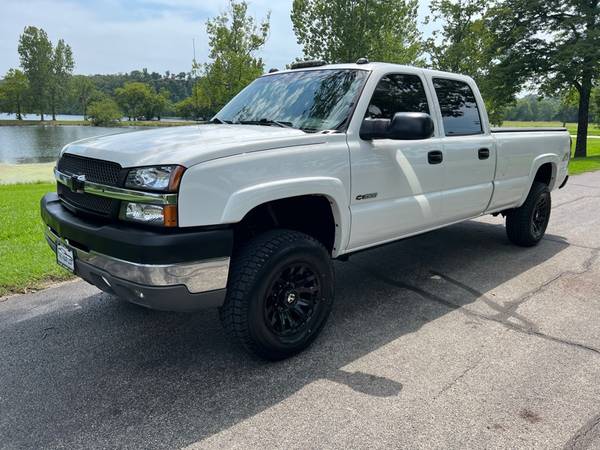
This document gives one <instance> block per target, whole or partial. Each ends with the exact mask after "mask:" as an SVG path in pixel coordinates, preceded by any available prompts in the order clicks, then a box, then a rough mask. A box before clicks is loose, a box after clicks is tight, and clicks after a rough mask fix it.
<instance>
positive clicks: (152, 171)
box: [125, 166, 185, 192]
mask: <svg viewBox="0 0 600 450" xmlns="http://www.w3.org/2000/svg"><path fill="white" fill-rule="evenodd" d="M184 170H185V168H184V167H182V166H157V167H139V168H137V169H131V170H130V171H129V173H128V174H127V180H126V181H125V187H127V188H131V189H140V190H152V191H169V192H175V191H176V190H177V189H178V188H179V182H180V181H181V176H182V175H183V171H184Z"/></svg>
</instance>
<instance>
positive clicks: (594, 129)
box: [502, 121, 600, 136]
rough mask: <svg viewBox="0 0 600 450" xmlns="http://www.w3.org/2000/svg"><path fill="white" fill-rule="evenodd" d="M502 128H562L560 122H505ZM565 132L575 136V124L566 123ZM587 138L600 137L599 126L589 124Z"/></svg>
mask: <svg viewBox="0 0 600 450" xmlns="http://www.w3.org/2000/svg"><path fill="white" fill-rule="evenodd" d="M502 126H503V127H562V126H563V124H562V122H512V121H506V122H503V123H502ZM567 130H569V133H571V134H577V124H576V123H572V122H569V123H567ZM588 136H600V126H599V125H598V124H595V123H590V125H589V128H588Z"/></svg>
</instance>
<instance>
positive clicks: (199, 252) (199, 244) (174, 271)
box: [41, 194, 233, 311]
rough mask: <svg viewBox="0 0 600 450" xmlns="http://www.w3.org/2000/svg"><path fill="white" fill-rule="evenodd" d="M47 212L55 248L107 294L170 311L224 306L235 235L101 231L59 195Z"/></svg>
mask: <svg viewBox="0 0 600 450" xmlns="http://www.w3.org/2000/svg"><path fill="white" fill-rule="evenodd" d="M41 211H42V218H43V220H44V222H45V223H46V228H45V235H46V240H47V241H48V244H49V245H50V247H51V248H52V249H53V250H54V252H56V246H57V243H60V244H62V245H64V246H65V247H67V248H68V249H70V250H72V251H73V255H74V259H75V273H76V274H77V275H78V276H79V277H81V278H83V279H84V280H86V281H87V282H89V283H91V284H93V285H95V286H97V287H98V288H100V289H102V290H103V291H106V292H109V293H111V294H114V295H116V296H118V297H120V298H123V299H125V300H127V301H130V302H132V303H136V304H140V305H143V306H147V307H149V308H152V309H159V310H167V311H194V310H199V309H204V308H210V307H215V306H220V305H222V303H223V301H224V298H225V292H226V291H225V287H226V285H227V277H228V272H229V261H230V257H229V255H230V253H231V247H232V244H233V235H232V232H231V230H211V231H196V232H189V231H181V232H176V233H161V232H155V231H148V230H140V229H136V228H132V227H124V226H122V225H121V224H114V225H111V224H100V225H99V224H97V223H93V222H91V221H89V220H86V219H83V218H80V217H78V216H76V215H74V214H73V213H71V212H70V211H68V210H67V209H66V208H64V207H63V206H62V204H61V203H60V200H59V199H58V197H57V196H56V194H47V195H46V196H45V197H44V198H43V199H42V202H41ZM192 255H193V256H192Z"/></svg>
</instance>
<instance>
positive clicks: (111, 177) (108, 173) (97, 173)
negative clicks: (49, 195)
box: [57, 154, 121, 217]
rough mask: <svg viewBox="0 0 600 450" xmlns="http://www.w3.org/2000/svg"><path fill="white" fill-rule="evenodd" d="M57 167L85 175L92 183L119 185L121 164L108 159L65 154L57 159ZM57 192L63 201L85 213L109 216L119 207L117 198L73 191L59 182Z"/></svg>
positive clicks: (62, 170) (69, 172)
mask: <svg viewBox="0 0 600 450" xmlns="http://www.w3.org/2000/svg"><path fill="white" fill-rule="evenodd" d="M57 169H58V170H59V171H60V172H63V173H65V174H67V175H85V179H86V181H91V182H93V183H100V184H105V185H108V186H119V178H120V174H121V166H120V165H119V164H117V163H113V162H110V161H102V160H99V159H93V158H85V157H82V156H75V155H68V154H66V155H63V156H62V158H60V159H59V160H58V164H57ZM57 192H58V196H59V197H60V198H61V199H62V200H63V201H64V202H65V203H67V204H68V205H70V206H71V207H73V208H76V209H77V210H81V211H83V212H86V213H92V214H97V215H101V216H104V217H110V216H112V215H114V214H115V211H118V208H119V203H120V202H119V201H118V200H113V199H110V198H105V197H99V196H97V195H90V194H85V193H83V194H81V193H77V192H73V191H71V190H70V189H69V188H68V187H66V186H64V185H62V184H60V183H58V187H57Z"/></svg>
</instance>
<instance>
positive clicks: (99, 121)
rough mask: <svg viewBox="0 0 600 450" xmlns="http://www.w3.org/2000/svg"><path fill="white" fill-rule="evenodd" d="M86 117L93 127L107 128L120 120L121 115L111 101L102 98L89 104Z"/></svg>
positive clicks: (114, 103) (115, 104)
mask: <svg viewBox="0 0 600 450" xmlns="http://www.w3.org/2000/svg"><path fill="white" fill-rule="evenodd" d="M88 116H89V118H90V120H91V121H92V124H93V125H95V126H109V125H114V124H116V123H117V122H118V121H119V120H121V117H123V113H122V112H121V110H120V109H119V105H117V103H116V102H115V101H114V100H113V99H111V98H104V99H102V100H96V101H93V102H92V103H90V105H89V106H88Z"/></svg>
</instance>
